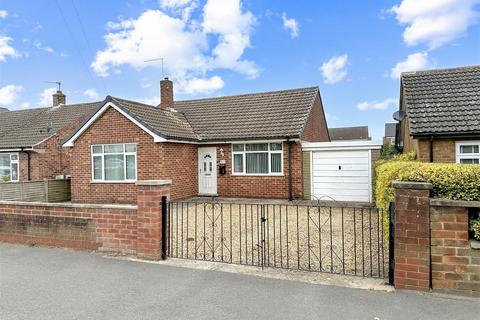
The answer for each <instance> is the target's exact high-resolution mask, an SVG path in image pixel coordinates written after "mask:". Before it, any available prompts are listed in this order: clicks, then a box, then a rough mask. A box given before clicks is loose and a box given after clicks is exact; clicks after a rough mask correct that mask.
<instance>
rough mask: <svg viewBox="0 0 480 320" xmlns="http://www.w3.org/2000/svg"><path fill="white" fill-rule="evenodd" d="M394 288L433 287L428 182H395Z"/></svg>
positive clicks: (420, 289) (419, 289) (423, 288)
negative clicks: (431, 282)
mask: <svg viewBox="0 0 480 320" xmlns="http://www.w3.org/2000/svg"><path fill="white" fill-rule="evenodd" d="M392 186H393V187H394V188H395V251H394V252H395V274H394V278H395V280H394V283H395V288H398V289H410V290H416V291H428V290H430V239H429V237H430V236H429V233H430V230H429V212H430V206H429V201H430V190H431V189H432V185H431V184H429V183H415V182H408V183H406V182H393V183H392Z"/></svg>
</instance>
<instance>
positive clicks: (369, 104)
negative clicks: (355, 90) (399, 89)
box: [357, 98, 398, 111]
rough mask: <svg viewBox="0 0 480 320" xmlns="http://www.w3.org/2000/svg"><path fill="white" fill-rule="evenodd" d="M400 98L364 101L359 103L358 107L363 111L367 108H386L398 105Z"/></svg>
mask: <svg viewBox="0 0 480 320" xmlns="http://www.w3.org/2000/svg"><path fill="white" fill-rule="evenodd" d="M397 103H398V99H394V98H388V99H385V100H383V101H377V100H376V101H364V102H361V103H359V104H357V109H358V110H361V111H365V110H385V109H388V108H389V107H391V106H396V105H397Z"/></svg>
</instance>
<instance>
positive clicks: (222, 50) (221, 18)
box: [202, 0, 259, 78]
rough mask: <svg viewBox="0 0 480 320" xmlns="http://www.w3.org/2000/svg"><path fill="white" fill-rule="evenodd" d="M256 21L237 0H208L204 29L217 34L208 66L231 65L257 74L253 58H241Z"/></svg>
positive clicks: (255, 75)
mask: <svg viewBox="0 0 480 320" xmlns="http://www.w3.org/2000/svg"><path fill="white" fill-rule="evenodd" d="M254 23H255V17H254V16H253V14H252V13H251V12H248V11H243V10H242V4H241V2H240V0H208V1H207V3H206V4H205V7H204V8H203V24H202V27H203V33H204V34H213V35H217V36H218V41H217V42H218V43H217V46H216V47H215V48H214V49H213V52H212V53H213V58H209V62H210V63H209V64H210V68H224V69H232V70H235V71H237V72H240V73H243V74H245V75H247V76H248V77H249V78H255V77H257V76H258V73H259V70H258V69H257V67H256V66H255V64H254V63H253V62H252V61H248V60H241V57H242V55H243V52H244V51H245V49H246V48H248V47H250V34H251V32H252V29H253V25H254Z"/></svg>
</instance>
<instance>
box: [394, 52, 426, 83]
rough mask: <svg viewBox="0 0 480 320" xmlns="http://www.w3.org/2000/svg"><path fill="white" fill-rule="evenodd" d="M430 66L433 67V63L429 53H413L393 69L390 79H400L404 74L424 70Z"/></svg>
mask: <svg viewBox="0 0 480 320" xmlns="http://www.w3.org/2000/svg"><path fill="white" fill-rule="evenodd" d="M429 65H431V62H430V61H429V60H428V53H427V52H417V53H412V54H410V55H408V57H407V59H406V60H404V61H400V62H399V63H397V64H396V65H395V67H393V68H392V71H391V73H390V77H391V78H394V79H398V78H400V75H401V74H402V72H408V71H418V70H422V69H425V68H426V67H427V66H429Z"/></svg>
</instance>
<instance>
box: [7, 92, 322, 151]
mask: <svg viewBox="0 0 480 320" xmlns="http://www.w3.org/2000/svg"><path fill="white" fill-rule="evenodd" d="M318 92H319V91H318V88H317V87H312V88H301V89H292V90H283V91H274V92H264V93H253V94H244V95H236V96H227V97H219V98H210V99H197V100H185V101H176V102H175V106H174V109H173V110H172V109H167V110H164V109H160V108H159V107H156V106H151V105H147V104H143V103H139V102H135V101H130V100H126V99H121V98H115V97H107V99H106V100H105V101H102V102H95V103H86V104H77V105H62V106H60V107H51V108H43V109H31V110H25V111H9V112H2V113H1V114H0V149H5V148H20V147H32V146H34V145H36V144H38V143H39V142H41V141H43V140H44V139H46V138H48V137H49V136H51V135H52V134H54V133H55V132H57V131H58V130H60V129H61V128H63V127H65V126H67V125H68V124H70V123H72V122H73V121H75V120H79V119H81V118H83V119H84V124H85V123H86V122H87V121H88V119H90V117H91V116H93V114H94V113H95V112H96V111H97V110H99V109H100V108H101V107H102V106H103V105H104V104H105V102H106V101H112V102H113V103H115V105H117V106H118V107H120V108H121V109H122V110H124V111H125V112H127V113H128V114H129V115H130V116H132V117H134V118H135V119H136V120H137V121H139V122H140V123H142V125H144V126H145V127H147V128H148V129H149V130H152V131H153V132H155V133H156V134H158V135H160V136H163V137H165V138H167V139H174V140H177V139H178V140H186V141H225V140H239V139H267V138H280V137H282V138H283V137H287V136H288V137H292V138H294V137H299V136H300V134H301V133H302V130H303V127H304V125H305V123H306V120H307V117H308V115H309V113H310V110H311V108H312V106H313V102H314V100H315V98H316V96H317V94H318ZM48 127H50V130H49V131H48V132H47V128H48ZM1 128H3V129H1ZM78 129H80V127H79V128H77V129H76V130H74V131H73V132H72V133H71V136H72V135H73V134H74V133H75V132H76V131H77V130H78Z"/></svg>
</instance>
